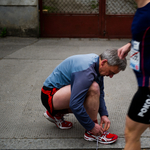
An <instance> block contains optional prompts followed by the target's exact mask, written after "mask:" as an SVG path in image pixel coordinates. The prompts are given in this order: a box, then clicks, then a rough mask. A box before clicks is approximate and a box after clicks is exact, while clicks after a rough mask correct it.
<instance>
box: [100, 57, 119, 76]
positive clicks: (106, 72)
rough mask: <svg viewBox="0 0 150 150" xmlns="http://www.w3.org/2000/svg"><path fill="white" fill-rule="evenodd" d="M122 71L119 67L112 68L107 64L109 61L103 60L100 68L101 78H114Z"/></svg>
mask: <svg viewBox="0 0 150 150" xmlns="http://www.w3.org/2000/svg"><path fill="white" fill-rule="evenodd" d="M119 72H120V70H119V68H118V66H110V65H108V63H107V60H106V59H104V60H101V63H100V66H99V73H100V75H101V76H107V77H108V76H109V77H110V78H112V77H113V76H114V75H115V74H117V73H119Z"/></svg>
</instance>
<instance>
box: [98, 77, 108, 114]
mask: <svg viewBox="0 0 150 150" xmlns="http://www.w3.org/2000/svg"><path fill="white" fill-rule="evenodd" d="M99 86H100V106H99V114H100V116H107V117H108V111H107V107H106V104H105V100H104V81H103V77H101V80H100V82H99Z"/></svg>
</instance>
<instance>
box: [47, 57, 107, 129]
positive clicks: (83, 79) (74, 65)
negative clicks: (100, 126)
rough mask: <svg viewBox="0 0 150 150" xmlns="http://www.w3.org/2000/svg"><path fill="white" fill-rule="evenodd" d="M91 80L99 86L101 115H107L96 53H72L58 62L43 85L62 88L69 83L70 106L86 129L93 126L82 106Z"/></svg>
mask: <svg viewBox="0 0 150 150" xmlns="http://www.w3.org/2000/svg"><path fill="white" fill-rule="evenodd" d="M93 81H96V82H97V83H98V84H99V86H100V106H99V113H100V115H101V116H104V115H106V116H108V112H107V108H106V106H105V101H104V83H103V76H100V74H99V56H98V55H97V54H85V55H74V56H71V57H68V58H67V59H65V60H64V61H63V62H62V63H60V64H59V65H58V66H57V67H56V68H55V69H54V71H53V72H52V73H51V74H50V76H49V77H48V78H47V79H46V80H45V82H44V86H46V87H48V88H54V87H55V88H58V89H60V88H62V87H63V86H66V85H71V98H70V104H69V106H70V108H71V110H72V112H73V113H74V115H75V116H76V118H77V119H78V121H79V122H80V123H81V125H82V126H83V127H84V128H85V129H86V130H88V131H90V130H92V129H93V127H94V126H95V124H94V122H93V121H92V120H91V118H90V117H89V115H88V114H87V113H86V110H85V108H84V105H83V103H84V100H85V97H86V94H87V91H88V89H89V87H90V86H91V84H92V83H93Z"/></svg>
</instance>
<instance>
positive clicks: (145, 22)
mask: <svg viewBox="0 0 150 150" xmlns="http://www.w3.org/2000/svg"><path fill="white" fill-rule="evenodd" d="M131 29H132V42H131V44H132V47H131V56H130V66H131V68H132V69H133V70H134V72H135V74H136V77H137V81H138V85H139V86H143V87H148V86H150V3H148V4H147V5H146V6H144V7H142V8H138V9H137V11H136V13H135V16H134V19H133V22H132V28H131Z"/></svg>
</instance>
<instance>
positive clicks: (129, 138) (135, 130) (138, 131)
mask: <svg viewBox="0 0 150 150" xmlns="http://www.w3.org/2000/svg"><path fill="white" fill-rule="evenodd" d="M148 127H150V125H146V124H143V123H138V122H135V121H133V120H131V119H130V118H129V117H128V116H127V117H126V127H125V140H126V145H125V149H124V150H140V149H141V143H140V137H141V135H142V133H143V132H144V131H145V130H146V129H147V128H148Z"/></svg>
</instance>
